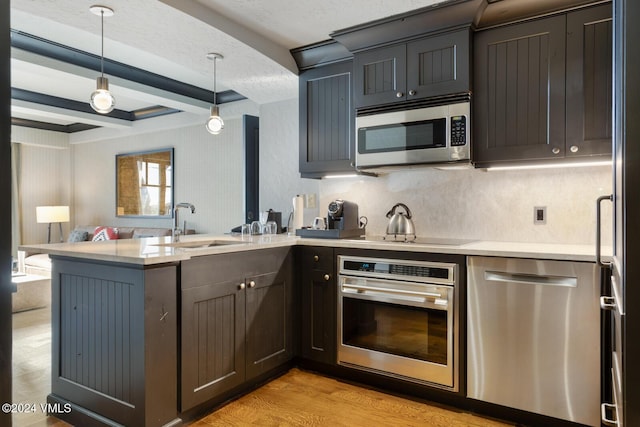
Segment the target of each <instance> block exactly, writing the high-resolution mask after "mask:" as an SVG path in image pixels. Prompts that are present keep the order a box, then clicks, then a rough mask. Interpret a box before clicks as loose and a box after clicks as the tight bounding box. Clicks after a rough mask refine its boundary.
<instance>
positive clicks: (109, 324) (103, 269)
mask: <svg viewBox="0 0 640 427" xmlns="http://www.w3.org/2000/svg"><path fill="white" fill-rule="evenodd" d="M51 258H52V274H51V286H52V300H51V314H52V317H51V329H52V341H51V345H52V360H51V362H52V364H51V369H52V377H51V394H49V396H47V402H49V403H51V404H52V405H53V404H57V405H60V406H59V407H60V408H63V407H64V406H63V405H68V404H69V403H70V402H71V405H72V406H71V411H70V412H67V411H64V412H61V413H60V414H58V415H60V417H62V418H64V419H65V421H67V422H69V423H70V424H73V425H98V424H99V425H128V426H134V425H135V426H161V425H176V423H177V422H179V418H178V412H179V411H178V321H179V319H178V306H177V304H176V282H177V274H178V273H177V271H178V265H177V264H176V263H167V264H161V265H156V266H140V265H134V264H126V263H112V262H104V261H95V260H90V259H81V258H71V257H67V258H66V257H58V256H55V255H52V256H51ZM42 403H44V402H42Z"/></svg>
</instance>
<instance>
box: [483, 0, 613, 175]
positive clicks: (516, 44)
mask: <svg viewBox="0 0 640 427" xmlns="http://www.w3.org/2000/svg"><path fill="white" fill-rule="evenodd" d="M610 18H611V5H610V4H606V5H601V6H597V7H592V8H587V9H582V10H578V11H574V12H569V13H567V14H560V15H556V16H551V17H547V18H542V19H536V20H532V21H527V22H523V23H519V24H514V25H509V26H505V27H500V28H495V29H490V30H486V31H481V32H479V33H477V34H476V37H475V40H474V52H475V63H474V89H475V96H474V129H475V130H474V142H473V147H474V159H473V160H474V162H475V163H476V166H488V165H491V164H496V163H501V162H522V161H527V162H531V161H543V160H553V159H568V158H579V157H584V156H594V155H610V153H611V19H610Z"/></svg>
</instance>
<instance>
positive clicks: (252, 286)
mask: <svg viewBox="0 0 640 427" xmlns="http://www.w3.org/2000/svg"><path fill="white" fill-rule="evenodd" d="M249 287H250V288H255V287H256V282H254V281H253V280H252V281H250V282H249Z"/></svg>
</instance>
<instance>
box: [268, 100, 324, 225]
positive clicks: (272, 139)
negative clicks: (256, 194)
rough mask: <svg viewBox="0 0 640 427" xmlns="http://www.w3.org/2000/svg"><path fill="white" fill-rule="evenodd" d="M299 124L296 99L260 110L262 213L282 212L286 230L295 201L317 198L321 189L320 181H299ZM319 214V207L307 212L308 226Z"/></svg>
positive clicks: (309, 209) (306, 210)
mask: <svg viewBox="0 0 640 427" xmlns="http://www.w3.org/2000/svg"><path fill="white" fill-rule="evenodd" d="M298 123H299V120H298V99H297V98H295V99H290V100H287V101H281V102H274V103H271V104H264V105H262V106H261V107H260V210H267V209H273V210H275V211H279V212H282V222H283V224H282V225H283V226H286V225H287V219H288V218H289V214H290V213H291V211H292V209H293V203H292V199H293V197H294V196H295V195H296V194H315V195H316V196H317V195H318V191H319V185H320V181H319V180H314V179H302V178H300V173H299V172H298V161H299V160H298V156H299V143H298V141H299V140H300V131H299V124H298ZM316 206H318V205H317V204H316ZM318 212H319V210H318V207H316V208H308V209H305V220H306V223H307V224H311V222H312V221H313V218H314V217H315V216H317V215H318Z"/></svg>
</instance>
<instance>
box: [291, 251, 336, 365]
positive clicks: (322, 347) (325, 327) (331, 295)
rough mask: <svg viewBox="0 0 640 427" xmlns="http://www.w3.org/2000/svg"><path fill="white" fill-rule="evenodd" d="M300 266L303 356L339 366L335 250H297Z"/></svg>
mask: <svg viewBox="0 0 640 427" xmlns="http://www.w3.org/2000/svg"><path fill="white" fill-rule="evenodd" d="M298 249H299V252H298V255H299V257H300V265H301V283H300V285H301V287H302V290H301V297H302V304H301V305H302V319H301V337H300V340H301V346H302V347H301V355H302V357H303V358H306V359H310V360H314V361H316V362H322V363H327V364H336V345H337V343H336V333H337V331H336V328H337V322H336V316H337V314H336V307H337V289H336V273H335V255H334V250H333V248H325V247H306V246H301V247H299V248H298Z"/></svg>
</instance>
